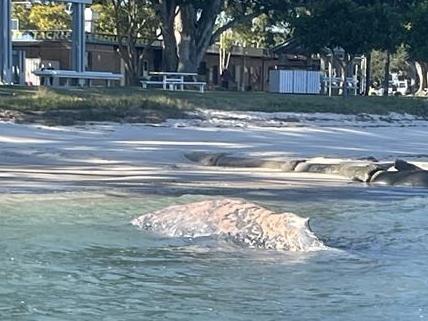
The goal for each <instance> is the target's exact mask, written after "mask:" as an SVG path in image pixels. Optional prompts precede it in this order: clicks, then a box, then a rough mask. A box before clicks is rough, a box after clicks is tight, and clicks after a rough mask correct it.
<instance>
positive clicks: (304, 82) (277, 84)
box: [269, 70, 321, 94]
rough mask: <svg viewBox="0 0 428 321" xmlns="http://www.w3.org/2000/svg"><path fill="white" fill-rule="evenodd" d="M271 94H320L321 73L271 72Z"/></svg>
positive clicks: (302, 71)
mask: <svg viewBox="0 0 428 321" xmlns="http://www.w3.org/2000/svg"><path fill="white" fill-rule="evenodd" d="M269 89H270V92H274V93H281V94H319V93H320V91H321V73H320V72H319V71H309V70H271V71H270V74H269Z"/></svg>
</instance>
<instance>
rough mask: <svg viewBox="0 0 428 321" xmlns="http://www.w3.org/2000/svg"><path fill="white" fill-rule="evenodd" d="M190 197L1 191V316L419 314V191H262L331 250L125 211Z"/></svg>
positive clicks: (424, 254)
mask: <svg viewBox="0 0 428 321" xmlns="http://www.w3.org/2000/svg"><path fill="white" fill-rule="evenodd" d="M199 199H201V197H196V196H192V197H180V198H167V197H147V198H145V197H141V198H120V197H111V196H110V197H107V196H101V195H89V194H88V195H81V194H51V195H33V196H31V195H27V196H25V195H21V196H7V195H3V196H1V197H0V247H1V249H2V252H0V253H2V255H1V256H0V260H1V261H0V320H40V321H41V320H43V321H44V320H76V321H77V320H78V321H85V320H88V321H89V320H91V321H92V320H106V321H107V320H115V321H116V320H121V321H131V320H272V321H273V320H347V321H349V320H388V321H389V320H420V319H423V318H424V317H425V318H428V311H427V309H428V277H427V271H428V251H427V250H428V245H427V244H428V226H427V222H428V218H427V217H428V216H427V215H428V198H426V197H423V196H416V197H412V196H411V195H409V196H407V197H404V198H401V199H385V198H384V199H382V200H381V201H376V200H370V201H361V200H358V201H357V200H349V199H346V200H343V201H338V200H334V201H328V200H326V201H325V202H322V203H321V202H314V203H310V202H305V203H303V204H302V203H301V202H296V203H292V202H287V203H285V202H271V203H270V204H264V205H268V206H271V207H273V208H278V209H282V210H291V211H294V212H295V213H297V214H299V215H302V216H310V217H312V221H311V226H312V228H313V230H314V231H315V233H316V234H317V235H319V236H320V237H321V238H323V239H324V240H326V242H327V244H329V245H330V246H332V247H335V248H337V249H339V250H330V251H320V252H314V253H307V254H305V253H303V254H302V253H301V254H292V253H278V252H268V251H260V250H245V249H236V248H233V247H231V246H227V245H225V244H218V243H215V242H213V241H211V240H207V239H204V240H193V241H192V240H172V239H160V238H156V237H154V236H151V235H147V234H145V233H144V232H142V231H138V230H136V229H135V228H134V227H133V226H131V225H130V224H129V221H130V220H131V219H132V218H134V217H136V216H138V215H140V214H141V213H144V212H148V211H152V210H155V209H159V208H162V207H164V206H167V205H171V204H175V203H185V202H189V201H193V200H199Z"/></svg>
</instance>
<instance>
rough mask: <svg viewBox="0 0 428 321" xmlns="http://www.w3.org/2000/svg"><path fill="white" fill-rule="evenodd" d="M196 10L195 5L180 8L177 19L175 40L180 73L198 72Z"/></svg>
mask: <svg viewBox="0 0 428 321" xmlns="http://www.w3.org/2000/svg"><path fill="white" fill-rule="evenodd" d="M196 14H197V13H196V10H195V8H194V7H193V5H186V6H182V7H180V12H179V13H178V14H177V16H176V17H175V21H176V22H175V39H176V41H177V54H178V71H180V72H197V71H198V66H199V61H196V50H197V49H196V43H195V41H196V39H195V35H196V27H195V26H196V19H197V18H196Z"/></svg>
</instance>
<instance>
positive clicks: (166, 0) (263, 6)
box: [156, 0, 290, 72]
mask: <svg viewBox="0 0 428 321" xmlns="http://www.w3.org/2000/svg"><path fill="white" fill-rule="evenodd" d="M156 4H157V5H156V8H157V13H158V15H159V17H160V18H161V25H160V26H161V29H162V37H163V41H164V65H165V69H166V70H169V71H171V70H174V71H175V70H180V71H187V72H196V71H197V69H198V66H199V64H200V62H201V61H202V59H203V57H204V55H205V52H206V50H207V48H208V47H209V46H210V45H211V44H213V43H214V42H215V41H217V40H218V39H219V37H220V35H221V34H222V33H223V32H225V31H226V30H228V29H231V28H233V27H235V26H237V25H239V24H242V23H244V22H248V21H251V20H252V19H253V18H255V17H257V16H259V15H261V14H262V13H269V12H270V11H272V10H273V9H275V8H281V9H282V10H288V9H289V6H290V1H289V0H282V1H281V0H274V1H273V0H271V1H268V0H264V1H263V0H211V1H203V0H156ZM220 16H222V17H223V18H225V19H222V20H223V21H224V23H222V24H216V22H217V21H218V18H219V17H220Z"/></svg>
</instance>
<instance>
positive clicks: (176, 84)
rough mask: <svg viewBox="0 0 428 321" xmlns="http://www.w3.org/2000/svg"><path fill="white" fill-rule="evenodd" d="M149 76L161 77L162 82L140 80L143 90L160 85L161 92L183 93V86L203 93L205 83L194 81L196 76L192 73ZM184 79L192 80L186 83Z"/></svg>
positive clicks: (156, 73)
mask: <svg viewBox="0 0 428 321" xmlns="http://www.w3.org/2000/svg"><path fill="white" fill-rule="evenodd" d="M150 76H151V77H153V76H157V77H162V80H142V81H141V84H142V85H143V88H147V86H148V85H161V86H162V89H163V90H172V91H174V90H180V91H184V87H185V86H194V87H197V88H199V91H200V92H201V93H203V92H204V90H205V86H206V85H207V83H206V82H203V81H196V80H195V78H196V77H197V76H198V74H197V73H193V72H164V71H160V72H151V73H150ZM185 77H188V78H189V77H191V78H192V80H190V81H186V80H185Z"/></svg>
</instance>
